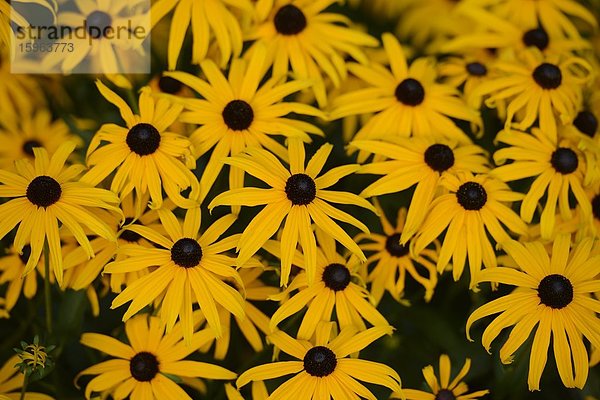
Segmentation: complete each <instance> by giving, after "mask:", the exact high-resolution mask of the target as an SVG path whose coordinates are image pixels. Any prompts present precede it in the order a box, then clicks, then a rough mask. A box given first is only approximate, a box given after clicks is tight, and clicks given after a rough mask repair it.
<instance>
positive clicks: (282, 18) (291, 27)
mask: <svg viewBox="0 0 600 400" xmlns="http://www.w3.org/2000/svg"><path fill="white" fill-rule="evenodd" d="M274 23H275V29H276V30H277V32H279V33H280V34H282V35H286V36H290V35H297V34H299V33H300V32H302V31H303V30H304V29H305V28H306V25H307V21H306V16H305V15H304V13H303V12H302V10H300V9H299V8H298V7H296V6H295V5H293V4H287V5H285V6H283V7H281V8H280V9H279V11H277V14H275V19H274Z"/></svg>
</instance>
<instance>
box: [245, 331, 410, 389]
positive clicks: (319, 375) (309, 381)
mask: <svg viewBox="0 0 600 400" xmlns="http://www.w3.org/2000/svg"><path fill="white" fill-rule="evenodd" d="M331 326H332V324H331V323H322V324H321V325H320V326H319V329H318V330H317V332H316V334H315V338H314V341H312V342H309V341H306V340H298V339H294V338H292V337H290V336H289V335H287V334H286V333H284V332H282V331H277V332H275V333H273V334H271V335H270V336H269V341H270V342H271V343H273V344H274V345H275V347H277V348H278V349H280V350H281V351H283V352H284V353H286V354H289V355H290V356H292V357H294V358H296V359H298V360H301V361H279V362H275V363H271V364H265V365H259V366H257V367H254V368H251V369H249V370H248V371H246V372H244V373H243V374H241V375H240V377H239V378H238V380H237V382H236V384H237V386H238V388H239V387H242V386H244V385H247V384H248V383H250V382H252V381H264V380H268V379H274V378H278V377H280V376H285V375H291V374H295V375H294V377H293V378H291V379H289V380H287V381H286V382H285V383H284V384H282V385H281V386H279V387H278V388H277V389H276V390H275V391H274V392H273V393H271V396H270V397H269V398H272V399H281V398H290V399H295V398H304V397H306V398H315V399H320V400H327V399H330V398H331V397H333V398H334V399H345V398H348V397H350V398H355V397H358V396H360V397H363V398H366V399H369V400H377V399H376V397H375V396H374V395H373V393H371V391H370V390H369V389H367V388H366V387H365V386H363V385H362V384H361V383H360V382H358V381H357V380H360V381H364V382H369V383H374V384H377V385H381V386H385V387H387V388H389V389H391V390H392V391H394V392H400V390H401V389H400V377H399V376H398V374H397V373H396V372H395V371H394V370H393V369H391V368H390V367H388V366H387V365H384V364H380V363H377V362H373V361H366V360H360V359H357V358H348V355H350V354H353V353H357V352H359V351H361V350H362V349H364V348H365V347H367V346H368V345H369V344H371V343H372V342H374V341H375V340H377V339H379V338H380V337H382V336H384V335H390V334H391V333H392V328H391V327H389V326H388V327H374V328H370V329H368V330H366V331H363V332H360V333H356V331H355V330H354V329H353V328H352V327H348V328H346V329H343V330H342V331H341V332H340V334H339V336H337V337H336V338H334V339H333V340H330V339H331V336H332V335H331Z"/></svg>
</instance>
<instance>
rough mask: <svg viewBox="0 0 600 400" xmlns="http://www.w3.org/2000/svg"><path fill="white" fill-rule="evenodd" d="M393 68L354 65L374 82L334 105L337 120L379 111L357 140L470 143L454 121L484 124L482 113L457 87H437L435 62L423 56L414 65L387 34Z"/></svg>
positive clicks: (360, 74) (362, 76) (355, 70)
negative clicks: (437, 138) (429, 139)
mask: <svg viewBox="0 0 600 400" xmlns="http://www.w3.org/2000/svg"><path fill="white" fill-rule="evenodd" d="M383 45H384V47H385V51H386V53H387V55H388V58H389V62H390V67H389V68H388V67H384V66H382V65H380V64H377V63H373V64H371V65H370V66H365V65H360V64H356V63H350V64H349V65H348V68H349V70H350V71H351V72H352V73H353V74H354V75H356V76H358V77H359V78H360V79H362V80H364V81H365V82H367V83H368V84H369V87H368V88H366V89H360V90H357V91H354V92H351V93H347V94H344V95H341V96H339V97H337V98H336V99H335V100H334V102H333V103H332V108H333V111H332V112H331V114H330V117H331V118H332V119H338V118H342V117H346V116H348V115H356V114H365V113H371V112H376V113H377V114H375V115H374V116H373V117H372V118H371V119H370V120H369V122H368V123H367V124H366V125H365V126H363V127H362V128H361V129H360V130H359V131H358V133H357V134H356V136H355V139H356V140H358V139H363V140H364V139H374V138H380V137H382V136H384V135H390V136H403V137H408V136H429V135H432V134H436V135H443V136H444V137H446V138H448V139H451V140H455V141H459V142H462V143H470V141H471V140H470V139H469V137H468V136H467V135H466V134H465V133H464V132H463V131H462V130H461V129H460V128H459V127H458V126H456V125H455V123H454V122H453V121H452V119H451V118H456V119H461V120H465V121H470V122H473V123H477V124H480V117H479V113H478V112H477V111H475V110H473V109H471V108H469V107H467V105H466V104H465V103H464V101H463V100H462V99H461V98H460V97H459V92H458V90H457V89H455V88H453V87H451V86H449V85H446V84H440V83H436V69H435V62H434V60H433V59H430V58H419V59H417V60H415V61H414V62H413V63H412V64H411V65H410V66H409V65H408V64H407V61H406V57H405V55H404V52H403V50H402V47H401V46H400V43H399V42H398V40H397V39H396V38H395V37H393V36H392V35H391V34H384V35H383Z"/></svg>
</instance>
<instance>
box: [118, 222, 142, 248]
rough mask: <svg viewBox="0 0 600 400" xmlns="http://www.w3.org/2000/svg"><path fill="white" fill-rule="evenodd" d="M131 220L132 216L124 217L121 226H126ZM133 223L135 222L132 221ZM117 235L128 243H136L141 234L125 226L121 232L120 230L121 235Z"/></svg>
mask: <svg viewBox="0 0 600 400" xmlns="http://www.w3.org/2000/svg"><path fill="white" fill-rule="evenodd" d="M132 222H133V218H131V217H128V218H125V222H124V223H123V226H128V225H130V224H131V223H132ZM134 224H136V223H135V222H134ZM119 237H120V238H121V239H123V240H125V241H126V242H129V243H137V242H138V241H139V240H140V239H141V238H142V235H140V234H139V233H137V232H133V231H130V230H128V229H127V228H125V230H124V231H123V232H121V235H119Z"/></svg>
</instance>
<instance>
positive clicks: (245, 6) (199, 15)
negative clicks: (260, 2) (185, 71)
mask: <svg viewBox="0 0 600 400" xmlns="http://www.w3.org/2000/svg"><path fill="white" fill-rule="evenodd" d="M232 9H235V10H239V11H241V12H245V13H252V12H253V6H252V2H251V1H250V0H159V1H157V2H155V3H154V4H153V6H152V9H151V10H150V16H151V18H152V27H155V26H156V24H158V22H160V20H162V19H163V18H164V17H165V16H166V15H167V14H169V13H170V12H171V11H172V10H175V11H174V12H173V18H172V20H171V31H170V33H169V45H168V46H169V50H168V66H169V69H170V70H174V69H176V67H177V60H178V59H179V56H180V53H181V49H182V47H183V42H184V40H185V36H186V32H187V30H188V27H190V26H191V29H192V39H193V47H192V62H193V63H194V64H199V63H200V62H201V61H202V60H204V59H205V58H206V56H207V53H208V49H209V47H210V43H211V39H212V37H213V36H214V39H215V41H216V43H217V46H218V48H219V51H220V53H221V57H220V58H221V62H220V63H221V65H222V66H224V65H225V64H227V61H228V60H229V59H230V58H231V57H232V56H234V57H237V56H239V55H240V54H241V52H242V30H241V28H240V23H239V21H238V20H237V18H236V17H235V16H234V15H233V13H232V12H231V11H232ZM211 34H212V35H211Z"/></svg>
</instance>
